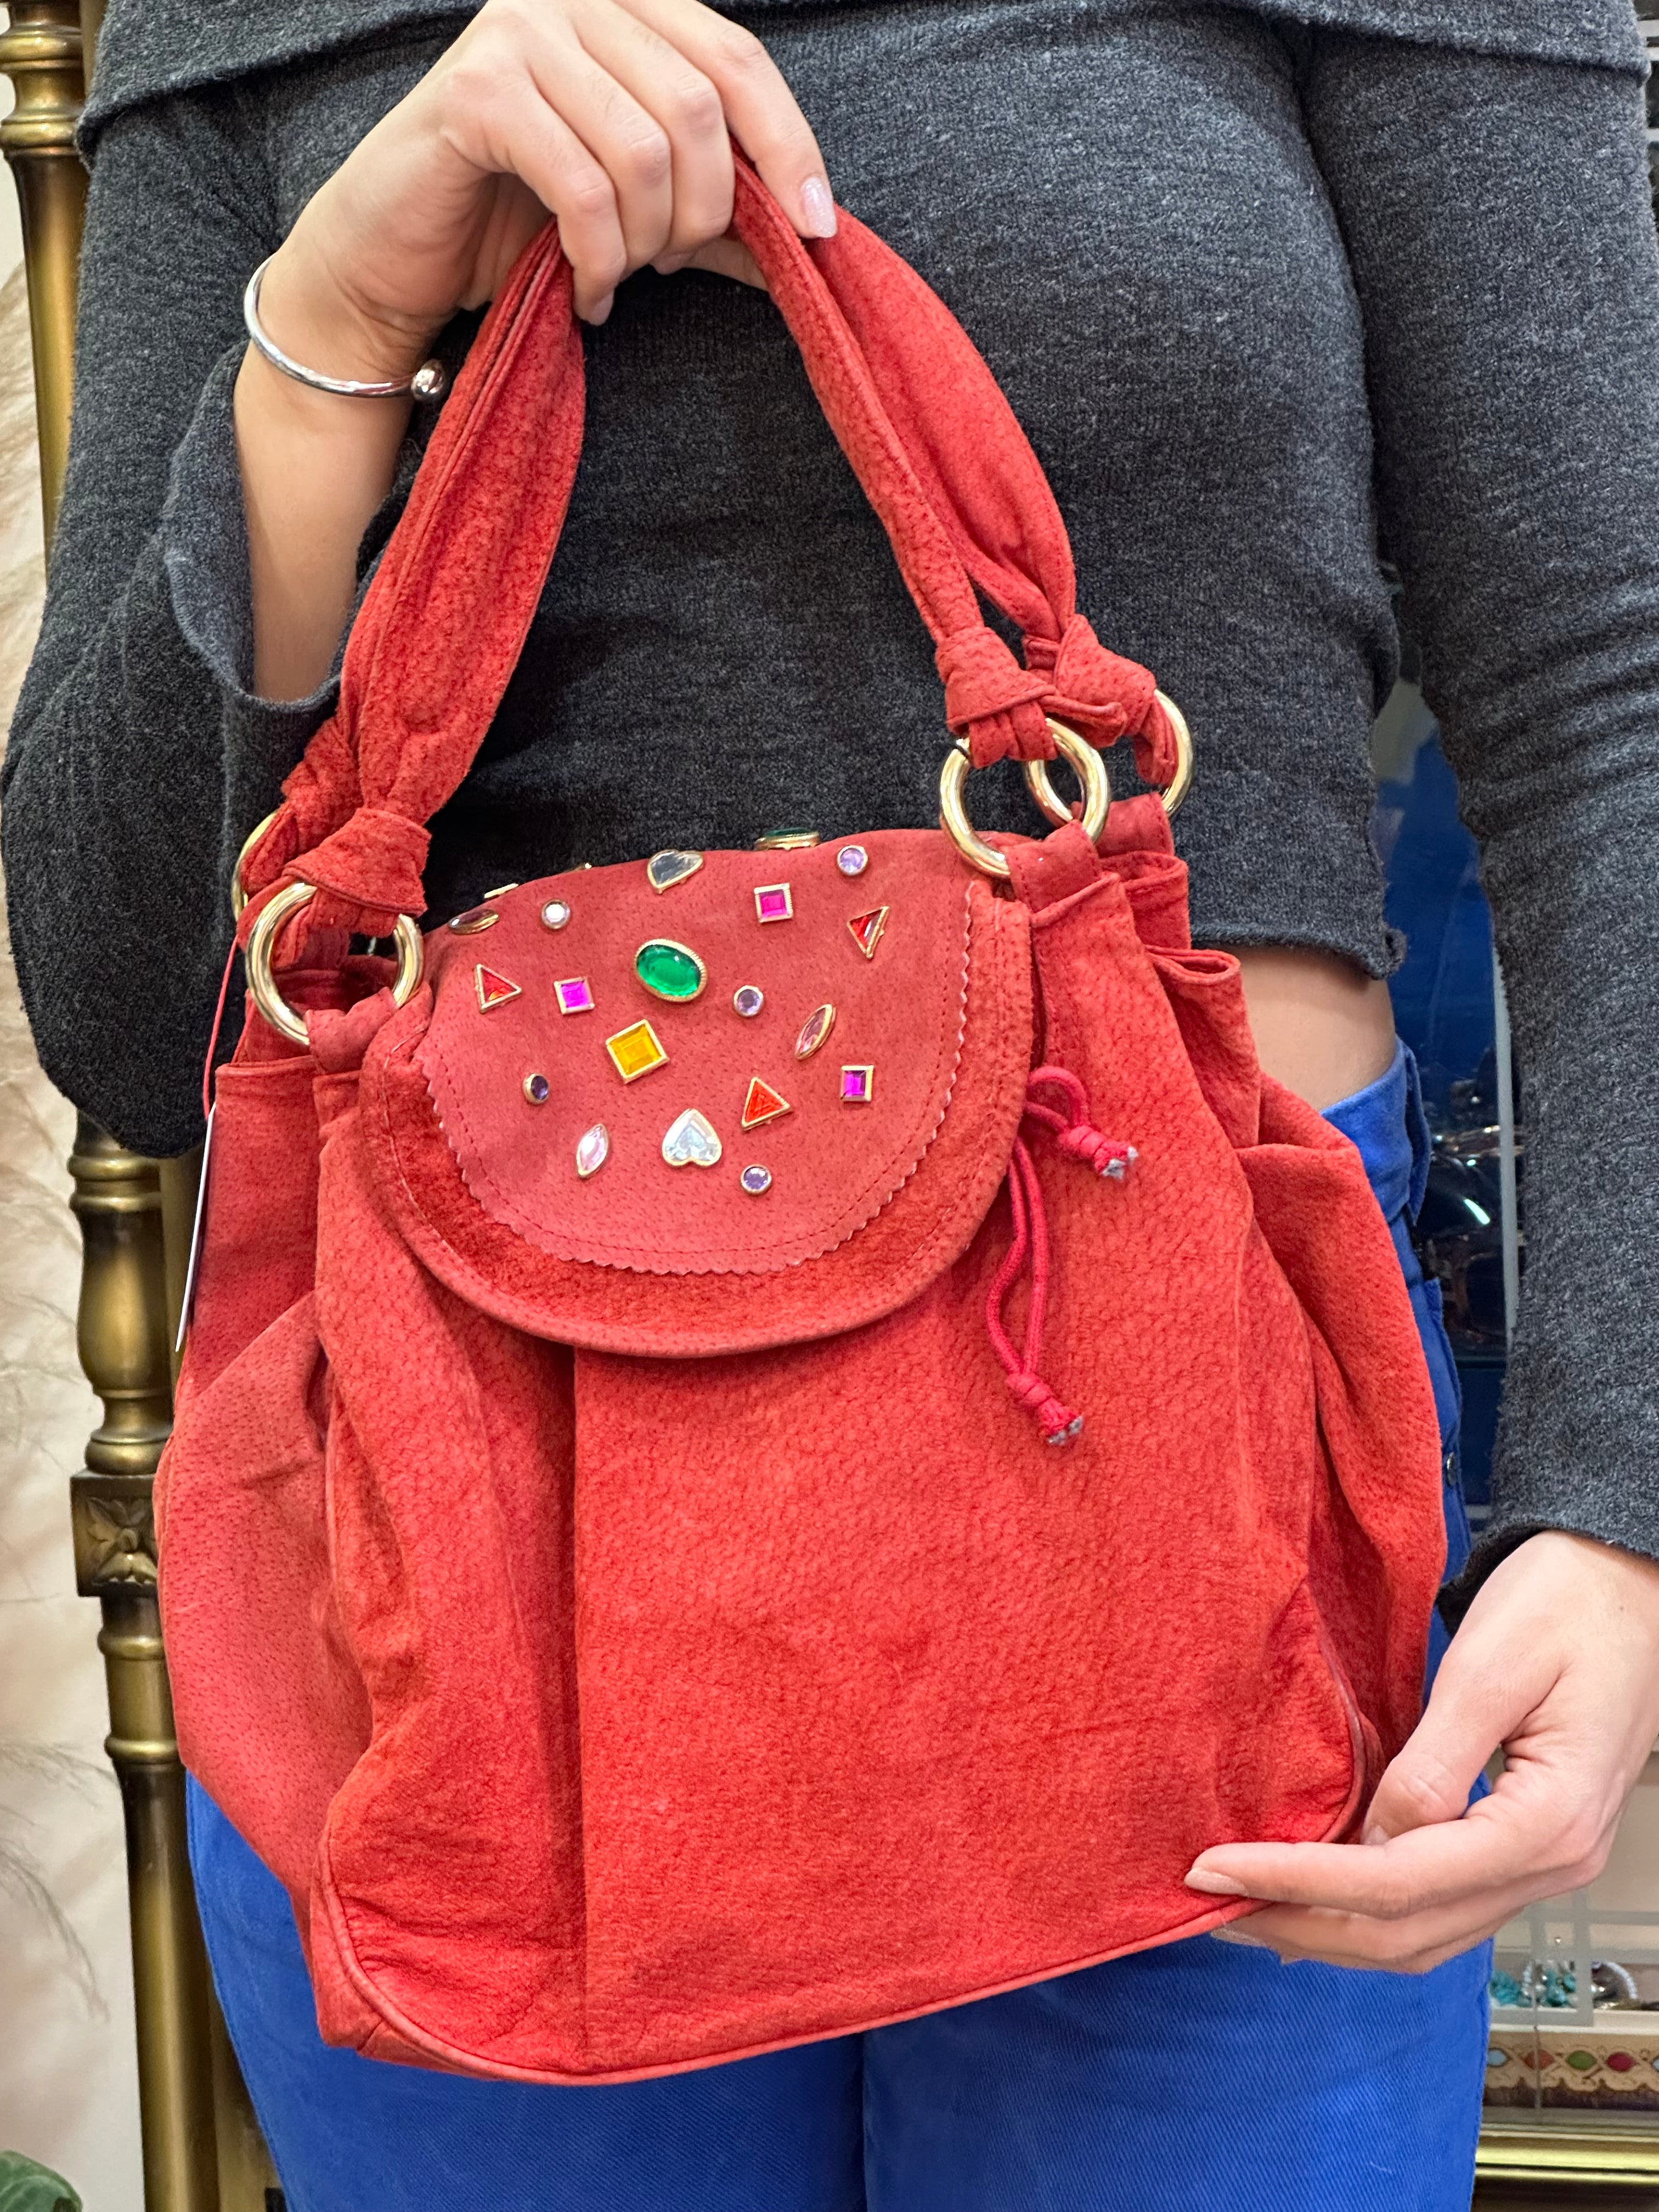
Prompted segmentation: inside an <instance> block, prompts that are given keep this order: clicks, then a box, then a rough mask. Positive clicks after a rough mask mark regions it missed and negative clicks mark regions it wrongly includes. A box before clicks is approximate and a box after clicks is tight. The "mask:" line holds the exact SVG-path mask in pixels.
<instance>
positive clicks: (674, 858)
mask: <svg viewBox="0 0 1659 2212" xmlns="http://www.w3.org/2000/svg"><path fill="white" fill-rule="evenodd" d="M700 867H702V854H701V853H653V854H652V855H651V858H650V859H649V860H647V862H646V864H645V879H646V881H647V883H648V884H650V886H651V888H652V890H653V891H671V890H673V888H674V886H675V884H683V883H684V881H685V879H686V878H687V877H688V876H695V875H696V872H697V870H698V869H699V868H700Z"/></svg>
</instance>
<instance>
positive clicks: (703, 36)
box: [604, 0, 836, 238]
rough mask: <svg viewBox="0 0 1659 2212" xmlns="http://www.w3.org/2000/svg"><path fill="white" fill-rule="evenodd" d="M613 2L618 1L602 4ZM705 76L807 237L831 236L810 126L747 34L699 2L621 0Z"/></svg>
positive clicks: (830, 206)
mask: <svg viewBox="0 0 1659 2212" xmlns="http://www.w3.org/2000/svg"><path fill="white" fill-rule="evenodd" d="M604 4H606V5H614V4H616V0H604ZM623 4H624V5H625V6H626V8H627V9H628V12H629V14H630V15H635V16H637V17H638V18H639V20H640V21H641V22H642V23H646V24H648V25H649V26H650V27H651V28H652V29H653V31H655V32H656V33H657V34H658V35H659V37H660V38H662V39H664V40H666V41H667V43H668V44H669V45H670V46H673V47H675V48H676V49H677V50H678V52H680V53H682V54H684V56H685V57H686V58H687V59H688V60H689V61H690V62H692V63H694V64H696V67H697V69H699V70H701V71H702V74H703V75H704V76H706V77H707V78H708V81H709V82H710V83H711V84H712V85H713V86H714V88H715V90H716V91H717V92H718V93H719V94H720V106H721V110H722V113H723V116H724V119H725V123H726V126H727V127H728V128H729V129H730V131H731V133H732V137H734V138H735V139H736V140H737V142H738V145H740V146H741V147H742V149H743V150H744V153H745V154H747V155H748V156H749V158H750V161H752V162H753V163H754V165H755V167H757V169H758V170H759V171H760V173H761V176H762V178H763V180H764V182H765V184H766V185H767V186H768V187H769V190H770V191H771V192H772V195H773V197H775V199H776V200H777V201H778V203H779V204H780V205H781V207H782V209H783V210H784V212H785V213H786V214H787V216H788V217H789V219H790V221H791V222H793V224H794V226H795V228H796V229H797V230H799V232H800V234H801V235H802V236H803V237H804V238H833V237H834V235H835V231H836V203H835V199H834V197H833V196H832V195H831V193H830V190H829V177H828V174H827V173H826V171H825V168H824V163H823V155H822V154H821V153H820V152H819V150H818V142H817V138H816V137H814V135H813V131H812V126H811V124H810V123H808V121H807V120H806V118H805V116H804V115H803V114H802V113H801V112H800V109H799V106H797V104H796V100H795V95H794V94H793V93H792V92H791V91H790V89H789V87H788V85H787V83H786V82H785V81H784V76H783V72H782V71H781V70H780V69H779V67H778V65H777V64H776V63H775V61H774V60H773V59H772V57H771V56H770V54H769V53H768V52H767V51H766V48H765V47H764V46H763V45H762V44H761V42H760V40H758V39H757V37H756V36H755V34H754V33H753V32H752V31H746V30H744V28H743V27H742V25H741V24H738V23H733V22H731V21H728V20H727V19H726V17H725V16H724V15H715V14H714V12H713V10H712V9H708V8H704V7H702V6H700V5H699V4H698V0H623Z"/></svg>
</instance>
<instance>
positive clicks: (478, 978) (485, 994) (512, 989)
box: [472, 960, 524, 1014]
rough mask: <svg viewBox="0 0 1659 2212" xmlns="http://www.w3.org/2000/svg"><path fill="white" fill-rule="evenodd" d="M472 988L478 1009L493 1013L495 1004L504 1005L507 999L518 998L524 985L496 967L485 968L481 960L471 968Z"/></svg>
mask: <svg viewBox="0 0 1659 2212" xmlns="http://www.w3.org/2000/svg"><path fill="white" fill-rule="evenodd" d="M472 987H473V989H474V990H475V991H476V992H477V994H478V1011H479V1012H480V1013H485V1014H488V1013H493V1012H495V1008H496V1007H497V1006H505V1005H506V1004H507V1000H509V999H516V998H518V997H519V996H520V993H521V992H522V990H523V988H524V986H523V985H522V984H521V983H515V982H513V981H512V980H511V979H510V978H509V977H508V976H506V975H502V974H501V972H500V971H499V969H495V968H486V967H485V966H484V964H483V961H482V960H481V961H479V963H478V964H477V967H476V968H474V969H473V970H472Z"/></svg>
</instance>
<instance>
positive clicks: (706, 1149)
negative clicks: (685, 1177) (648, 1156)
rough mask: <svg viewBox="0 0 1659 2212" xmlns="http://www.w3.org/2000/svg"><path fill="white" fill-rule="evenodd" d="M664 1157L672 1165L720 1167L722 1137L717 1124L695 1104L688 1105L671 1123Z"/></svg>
mask: <svg viewBox="0 0 1659 2212" xmlns="http://www.w3.org/2000/svg"><path fill="white" fill-rule="evenodd" d="M662 1156H663V1158H664V1159H665V1160H666V1161H667V1163H668V1164H669V1166H670V1167H671V1168H712V1167H718V1166H719V1164H720V1136H719V1133H717V1131H716V1130H715V1127H714V1123H713V1122H712V1121H710V1120H709V1119H708V1115H706V1114H699V1113H698V1111H697V1109H696V1107H695V1106H688V1107H687V1108H686V1109H685V1111H684V1114H677V1115H675V1116H674V1118H673V1120H672V1121H671V1122H670V1123H669V1125H668V1133H667V1135H666V1136H665V1138H664V1139H663V1140H662Z"/></svg>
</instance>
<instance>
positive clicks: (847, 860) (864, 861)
mask: <svg viewBox="0 0 1659 2212" xmlns="http://www.w3.org/2000/svg"><path fill="white" fill-rule="evenodd" d="M869 865H870V855H869V854H867V853H866V851H865V849H864V848H863V846H862V845H843V846H842V848H841V850H840V852H839V853H837V854H836V866H837V867H838V868H839V869H840V870H841V872H842V875H844V876H861V875H862V874H863V873H864V872H865V870H866V868H867V867H868V866H869Z"/></svg>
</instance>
